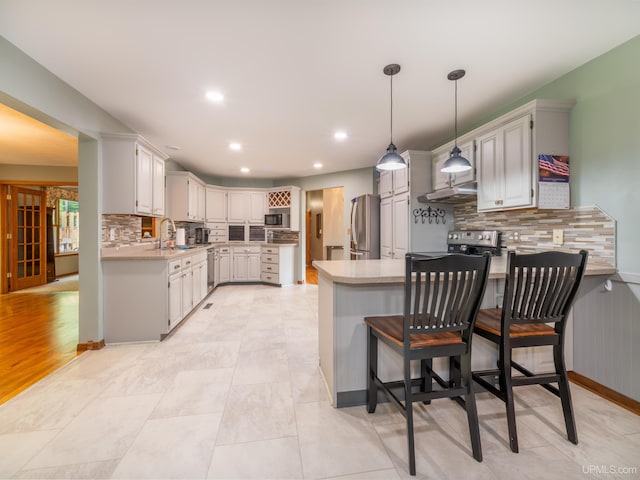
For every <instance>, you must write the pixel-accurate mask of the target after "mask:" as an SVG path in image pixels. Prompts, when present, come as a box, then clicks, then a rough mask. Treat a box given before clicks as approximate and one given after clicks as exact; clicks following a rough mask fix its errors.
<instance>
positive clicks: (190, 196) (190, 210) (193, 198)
mask: <svg viewBox="0 0 640 480" xmlns="http://www.w3.org/2000/svg"><path fill="white" fill-rule="evenodd" d="M198 186H199V184H198V182H196V181H194V180H193V179H191V178H190V179H189V186H188V188H187V201H188V207H187V218H188V219H189V220H197V219H198Z"/></svg>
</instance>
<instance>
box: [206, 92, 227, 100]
mask: <svg viewBox="0 0 640 480" xmlns="http://www.w3.org/2000/svg"><path fill="white" fill-rule="evenodd" d="M206 96H207V99H208V100H211V101H212V102H216V103H220V102H222V101H223V100H224V95H223V94H222V92H218V91H217V90H209V91H208V92H207V95H206Z"/></svg>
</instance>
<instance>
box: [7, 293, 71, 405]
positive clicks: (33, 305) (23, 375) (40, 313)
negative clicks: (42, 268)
mask: <svg viewBox="0 0 640 480" xmlns="http://www.w3.org/2000/svg"><path fill="white" fill-rule="evenodd" d="M56 283H57V282H56ZM52 285H53V284H52ZM76 285H77V283H76ZM69 288H74V286H73V282H69ZM75 288H76V290H75V291H74V290H64V289H63V290H62V291H60V284H57V285H55V287H54V288H52V289H53V290H58V291H53V292H52V291H49V290H47V289H46V288H44V287H36V289H34V291H30V290H31V289H27V290H22V291H19V292H14V293H8V294H4V295H0V404H3V403H4V402H6V401H7V400H9V399H11V398H13V397H14V396H15V395H17V394H18V393H20V392H21V391H23V390H24V389H26V388H27V387H29V386H30V385H32V384H34V383H35V382H37V381H38V380H40V379H41V378H42V377H44V376H46V375H48V374H49V373H51V372H53V371H54V370H56V369H58V368H60V367H61V366H62V365H64V364H65V363H67V362H69V361H70V360H72V359H73V358H74V357H75V356H76V355H77V352H76V347H77V345H78V291H77V287H75Z"/></svg>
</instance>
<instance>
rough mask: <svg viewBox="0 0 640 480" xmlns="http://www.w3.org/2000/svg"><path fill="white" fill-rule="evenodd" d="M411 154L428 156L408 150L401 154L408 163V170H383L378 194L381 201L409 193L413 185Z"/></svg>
mask: <svg viewBox="0 0 640 480" xmlns="http://www.w3.org/2000/svg"><path fill="white" fill-rule="evenodd" d="M411 152H413V153H414V154H417V155H418V156H422V154H423V153H424V154H426V152H417V151H410V150H407V151H406V152H403V153H401V154H400V155H401V156H402V158H404V161H405V162H407V167H406V168H399V169H397V170H383V171H381V172H380V181H379V183H378V193H379V195H380V198H381V199H382V198H387V197H391V196H392V195H397V194H399V193H405V192H408V191H409V186H410V183H411V181H410V176H411V161H412V155H411ZM418 161H420V160H418Z"/></svg>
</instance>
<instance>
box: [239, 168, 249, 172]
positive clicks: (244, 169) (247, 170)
mask: <svg viewBox="0 0 640 480" xmlns="http://www.w3.org/2000/svg"><path fill="white" fill-rule="evenodd" d="M240 171H241V172H242V173H249V169H248V168H247V167H242V168H241V169H240Z"/></svg>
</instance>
